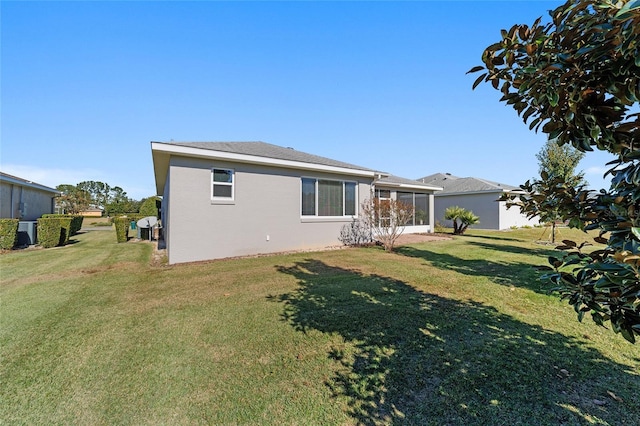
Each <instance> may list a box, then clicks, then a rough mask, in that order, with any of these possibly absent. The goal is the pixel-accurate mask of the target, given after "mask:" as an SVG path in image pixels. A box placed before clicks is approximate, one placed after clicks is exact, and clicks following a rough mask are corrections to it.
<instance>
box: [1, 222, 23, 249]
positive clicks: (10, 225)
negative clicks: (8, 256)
mask: <svg viewBox="0 0 640 426" xmlns="http://www.w3.org/2000/svg"><path fill="white" fill-rule="evenodd" d="M18 222H20V220H19V219H0V249H2V250H11V249H12V248H13V247H14V246H15V245H16V242H17V241H18Z"/></svg>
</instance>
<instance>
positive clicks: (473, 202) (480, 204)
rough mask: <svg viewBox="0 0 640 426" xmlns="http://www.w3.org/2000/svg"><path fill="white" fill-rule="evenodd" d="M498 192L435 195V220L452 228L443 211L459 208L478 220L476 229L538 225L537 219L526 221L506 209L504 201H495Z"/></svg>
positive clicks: (515, 211)
mask: <svg viewBox="0 0 640 426" xmlns="http://www.w3.org/2000/svg"><path fill="white" fill-rule="evenodd" d="M501 194H502V193H500V192H484V193H476V194H457V195H446V194H442V195H436V197H435V210H436V212H435V214H436V217H435V220H437V221H439V222H440V223H442V224H443V225H444V226H447V227H452V226H453V224H452V223H451V221H450V220H444V211H445V209H446V208H447V207H451V206H460V207H462V208H464V209H467V210H471V211H473V213H474V214H475V215H476V216H478V217H479V218H480V223H478V224H477V225H473V226H472V227H473V228H477V229H497V230H501V229H509V228H511V227H514V226H515V227H522V226H534V225H537V224H538V223H539V221H538V220H537V219H535V218H534V219H528V218H527V217H526V216H525V215H523V214H521V213H520V210H519V209H518V208H516V207H512V208H510V209H507V206H506V203H505V202H504V201H497V200H498V198H500V195H501Z"/></svg>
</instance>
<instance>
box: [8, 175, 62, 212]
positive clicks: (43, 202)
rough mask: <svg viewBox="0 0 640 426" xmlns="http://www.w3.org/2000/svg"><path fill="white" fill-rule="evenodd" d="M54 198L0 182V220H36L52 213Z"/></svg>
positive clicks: (40, 191) (37, 190)
mask: <svg viewBox="0 0 640 426" xmlns="http://www.w3.org/2000/svg"><path fill="white" fill-rule="evenodd" d="M54 198H55V196H54V195H53V194H52V193H51V192H47V191H42V190H39V189H36V188H30V187H27V186H22V185H19V184H15V183H10V182H0V218H3V219H20V220H36V219H38V218H39V217H41V216H42V215H43V214H50V213H53V211H54V205H55V202H54V201H55V200H54Z"/></svg>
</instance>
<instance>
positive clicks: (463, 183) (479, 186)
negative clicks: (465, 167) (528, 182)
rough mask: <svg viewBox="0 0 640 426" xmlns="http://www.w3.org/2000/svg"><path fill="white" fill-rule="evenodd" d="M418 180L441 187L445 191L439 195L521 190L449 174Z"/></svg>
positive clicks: (439, 174)
mask: <svg viewBox="0 0 640 426" xmlns="http://www.w3.org/2000/svg"><path fill="white" fill-rule="evenodd" d="M417 180H418V181H419V182H423V183H427V184H431V185H437V186H441V187H442V188H443V191H442V192H439V193H438V194H437V195H445V194H459V193H464V192H502V191H514V190H519V189H520V188H518V187H515V186H511V185H506V184H504V183H498V182H492V181H489V180H485V179H479V178H474V177H465V178H461V177H458V176H453V175H451V174H449V173H435V174H433V175H429V176H425V177H423V178H420V179H417Z"/></svg>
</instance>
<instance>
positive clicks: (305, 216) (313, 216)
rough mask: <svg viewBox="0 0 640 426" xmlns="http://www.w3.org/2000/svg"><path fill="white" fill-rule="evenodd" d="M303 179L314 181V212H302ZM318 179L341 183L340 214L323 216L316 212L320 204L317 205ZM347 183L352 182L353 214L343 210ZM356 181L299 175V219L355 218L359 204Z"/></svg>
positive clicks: (345, 208)
mask: <svg viewBox="0 0 640 426" xmlns="http://www.w3.org/2000/svg"><path fill="white" fill-rule="evenodd" d="M304 180H311V181H313V182H314V196H315V200H314V209H315V212H314V214H303V201H304V194H303V186H304V184H303V181H304ZM320 181H328V182H340V183H341V184H342V215H340V216H324V215H319V214H318V212H319V211H320V205H319V201H320V199H319V192H320V191H319V182H320ZM347 184H353V190H354V196H353V198H354V200H353V204H354V206H353V211H354V214H345V211H347V191H346V188H347ZM358 186H359V185H358V181H355V180H342V179H331V178H319V177H312V176H301V177H300V192H299V193H300V219H302V220H308V219H313V220H329V221H330V220H336V219H339V220H344V219H351V218H357V217H358V214H359V206H358V199H359V198H358Z"/></svg>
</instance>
